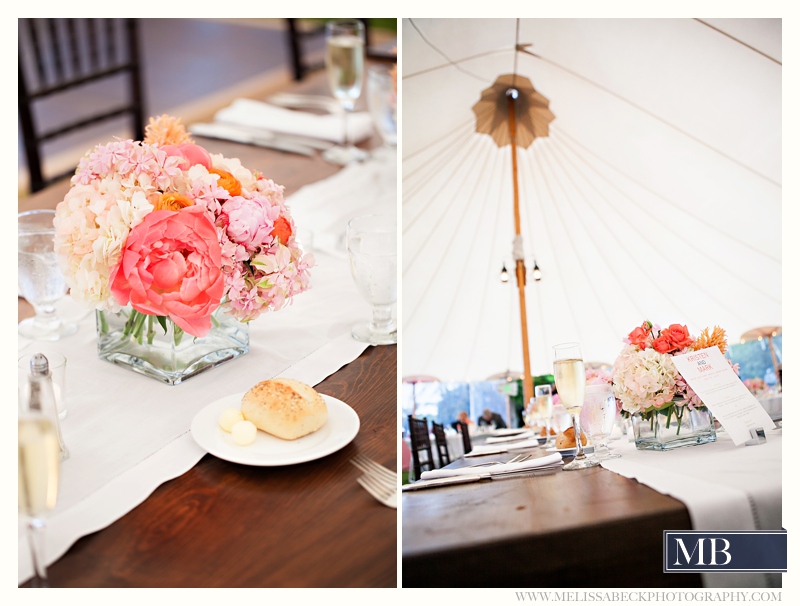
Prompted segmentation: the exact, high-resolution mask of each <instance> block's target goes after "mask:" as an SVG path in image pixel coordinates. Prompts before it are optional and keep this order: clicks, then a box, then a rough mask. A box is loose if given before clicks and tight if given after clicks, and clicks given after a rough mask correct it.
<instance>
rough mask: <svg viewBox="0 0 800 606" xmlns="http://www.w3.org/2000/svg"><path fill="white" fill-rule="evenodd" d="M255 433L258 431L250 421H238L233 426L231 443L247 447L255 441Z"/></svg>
mask: <svg viewBox="0 0 800 606" xmlns="http://www.w3.org/2000/svg"><path fill="white" fill-rule="evenodd" d="M256 431H258V430H257V429H256V426H255V425H253V424H252V423H251V422H250V421H239V422H238V423H236V424H234V426H233V428H232V429H231V434H232V435H233V441H234V442H236V443H237V444H238V445H239V446H247V445H248V444H252V443H253V442H254V441H255V439H256Z"/></svg>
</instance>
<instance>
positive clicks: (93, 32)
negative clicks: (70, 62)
mask: <svg viewBox="0 0 800 606" xmlns="http://www.w3.org/2000/svg"><path fill="white" fill-rule="evenodd" d="M86 30H87V31H86V39H87V40H88V41H89V69H90V70H95V69H100V52H99V51H98V49H97V27H96V21H95V19H88V20H87V21H86Z"/></svg>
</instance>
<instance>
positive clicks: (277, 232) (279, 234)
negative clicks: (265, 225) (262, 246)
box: [272, 217, 292, 246]
mask: <svg viewBox="0 0 800 606" xmlns="http://www.w3.org/2000/svg"><path fill="white" fill-rule="evenodd" d="M272 235H273V236H275V237H276V238H278V241H279V242H280V243H281V244H283V245H284V246H286V243H287V242H288V241H289V238H291V237H292V226H291V225H290V224H289V222H288V221H287V220H286V219H285V218H284V217H278V219H277V220H276V221H275V227H274V228H273V230H272Z"/></svg>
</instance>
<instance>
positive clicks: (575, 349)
mask: <svg viewBox="0 0 800 606" xmlns="http://www.w3.org/2000/svg"><path fill="white" fill-rule="evenodd" d="M553 354H554V360H553V375H554V376H555V379H556V388H557V389H558V395H559V396H560V397H561V402H562V403H563V404H564V408H565V409H566V411H567V412H568V413H569V414H570V416H572V427H573V429H574V430H575V445H576V448H575V458H574V459H573V460H572V461H571V462H570V463H567V464H566V465H564V471H574V470H576V469H586V468H587V467H595V466H597V465H600V462H599V461H595V460H594V459H590V458H588V457H587V456H586V455H585V454H584V452H583V444H582V443H581V420H580V414H581V408H582V407H583V399H584V395H585V391H586V371H585V369H584V366H583V355H582V354H581V347H580V345H579V344H578V343H562V344H560V345H556V346H555V347H553Z"/></svg>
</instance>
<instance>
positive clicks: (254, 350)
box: [18, 158, 396, 583]
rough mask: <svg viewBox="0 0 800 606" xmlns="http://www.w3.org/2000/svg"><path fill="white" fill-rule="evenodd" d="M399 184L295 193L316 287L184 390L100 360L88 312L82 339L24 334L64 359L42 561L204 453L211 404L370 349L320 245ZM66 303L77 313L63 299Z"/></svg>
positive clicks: (344, 278) (313, 374)
mask: <svg viewBox="0 0 800 606" xmlns="http://www.w3.org/2000/svg"><path fill="white" fill-rule="evenodd" d="M395 177H396V165H395V164H394V163H393V162H391V161H390V160H387V159H385V158H383V159H381V158H378V159H376V160H375V161H370V162H366V163H364V164H360V165H356V166H351V167H348V168H346V169H344V170H342V171H340V172H339V173H337V174H336V175H334V176H333V177H331V178H330V179H326V180H324V181H321V182H318V183H316V184H314V185H311V186H308V187H307V188H303V189H301V190H299V191H298V192H297V193H296V194H295V195H294V196H292V198H291V199H290V200H289V203H290V205H291V207H292V212H293V215H294V217H295V219H296V222H297V224H298V226H299V227H300V228H301V229H311V230H312V231H313V232H314V237H315V244H317V241H319V244H322V246H319V244H317V247H316V250H315V251H314V254H315V256H316V259H317V265H316V267H315V268H314V269H312V273H311V289H310V290H308V291H307V292H305V293H302V294H300V295H298V296H297V297H296V298H295V299H294V301H293V303H292V304H291V305H290V306H289V307H287V308H285V309H283V310H281V311H280V312H277V313H270V314H265V315H263V316H262V317H261V318H259V319H258V320H256V321H254V322H251V323H250V352H249V353H248V354H247V355H245V356H242V357H240V358H237V359H235V360H232V361H230V362H227V363H226V364H223V365H222V366H220V367H219V368H215V369H212V370H210V371H208V372H206V373H203V374H200V375H198V376H196V377H193V378H191V379H190V380H188V381H187V382H186V383H184V384H182V385H178V386H169V385H165V384H162V383H159V382H158V381H156V380H154V379H151V378H148V377H144V376H142V375H139V374H136V373H134V372H132V371H130V370H127V369H125V368H122V367H119V366H116V365H113V364H110V363H108V362H105V361H102V360H100V359H99V358H98V357H97V349H96V348H97V343H96V337H95V322H94V314H88V315H87V314H86V313H85V312H84V313H83V314H82V315H83V318H82V319H81V320H80V322H79V330H78V332H77V334H75V335H73V336H71V337H68V338H66V339H63V340H62V341H57V342H55V343H41V342H29V341H23V340H22V339H20V341H19V355H20V356H22V355H23V354H27V353H35V352H36V351H38V350H40V349H45V348H46V349H49V350H52V351H57V352H60V353H62V354H64V355H65V356H66V358H67V402H66V405H67V410H68V413H67V417H66V418H65V419H64V420H63V421H62V423H61V426H62V432H63V434H64V440H65V442H66V444H67V446H68V448H69V451H70V458H69V459H68V460H67V461H65V462H64V463H63V465H62V472H61V490H60V493H59V496H58V504H57V506H56V508H55V509H54V510H53V511H52V512H51V514H50V515H49V516H48V519H49V528H48V534H47V556H48V557H47V560H48V564H49V563H52V562H54V561H55V560H57V559H58V558H59V557H61V556H62V555H63V554H64V553H65V552H66V551H67V550H68V549H69V547H70V546H71V545H72V544H73V543H74V542H75V541H76V540H78V539H79V538H80V537H82V536H85V535H87V534H89V533H91V532H95V531H97V530H99V529H101V528H104V527H105V526H108V525H109V524H111V523H112V522H114V521H115V520H117V519H119V518H120V517H122V516H123V515H124V514H125V513H127V512H128V511H130V510H131V509H133V508H134V507H136V505H138V504H139V503H141V502H142V501H144V500H145V499H146V498H147V496H148V495H149V494H150V493H151V492H152V491H153V490H155V489H156V488H157V487H158V486H159V485H160V484H162V483H163V482H165V481H167V480H170V479H172V478H175V477H177V476H179V475H181V474H182V473H184V472H186V471H187V470H188V469H190V468H191V467H193V466H194V465H195V464H196V463H197V462H198V461H199V460H200V459H201V458H202V456H203V455H204V454H205V452H204V451H203V450H202V449H200V447H198V446H197V445H196V444H195V442H194V440H193V439H192V437H191V434H190V433H189V425H190V423H191V420H192V418H193V417H194V415H195V414H196V413H197V412H199V411H200V410H201V409H202V408H204V407H205V406H206V405H207V404H209V403H211V402H213V401H214V400H217V399H218V398H221V397H223V396H226V395H229V394H231V393H239V392H242V391H246V390H247V389H249V388H250V387H252V386H253V385H255V384H256V383H257V382H258V381H262V380H266V379H269V378H271V377H275V376H279V375H280V376H285V377H290V378H294V379H297V380H300V381H303V382H305V383H308V384H310V385H316V384H317V383H319V382H320V381H322V380H323V379H324V378H325V377H327V376H329V375H330V374H332V373H334V372H336V371H337V370H338V369H340V368H341V367H342V366H344V365H345V364H347V363H349V362H351V361H352V360H354V359H355V358H357V357H358V356H359V355H360V354H361V353H362V352H363V351H364V349H366V344H364V343H360V342H358V341H355V340H354V339H353V338H352V337H351V336H350V329H351V327H352V325H353V324H354V323H356V322H357V321H363V320H365V319H367V318H369V315H370V307H369V305H368V304H367V303H366V301H364V300H363V299H362V297H361V295H360V294H359V293H358V290H357V288H356V286H355V283H354V282H353V278H352V276H351V274H350V269H349V266H348V263H347V261H346V260H344V258H343V256H342V255H341V254H340V251H336V250H334V249H331V252H332V253H334V254H328V253H327V252H325V250H326V249H327V248H328V247H327V246H325V243H326V242H329V243H331V245H334V244H335V243H336V241H337V237H336V236H335V235H334V234H338V233H344V229H345V225H346V222H347V220H349V219H350V218H351V217H353V216H356V215H357V214H359V213H361V212H362V211H364V210H371V212H381V211H384V212H392V213H394V212H395V202H394V200H395V196H396V184H395V180H394V179H395ZM307 189H308V190H310V193H309V192H307V191H306V190H307ZM370 202H371V204H370ZM307 218H309V220H308V221H307V220H306V219H307ZM63 307H64V308H66V309H68V310H69V309H73V310H74V306H73V307H71V306H70V303H69V301H65V304H64V306H63ZM18 549H19V560H18V561H19V566H18V580H19V582H20V583H22V582H24V581H25V580H27V579H28V578H30V577H31V576H32V574H33V570H32V565H31V561H30V555H29V550H28V545H27V540H26V537H25V534H24V532H23V528H22V526H20V530H19V545H18Z"/></svg>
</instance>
